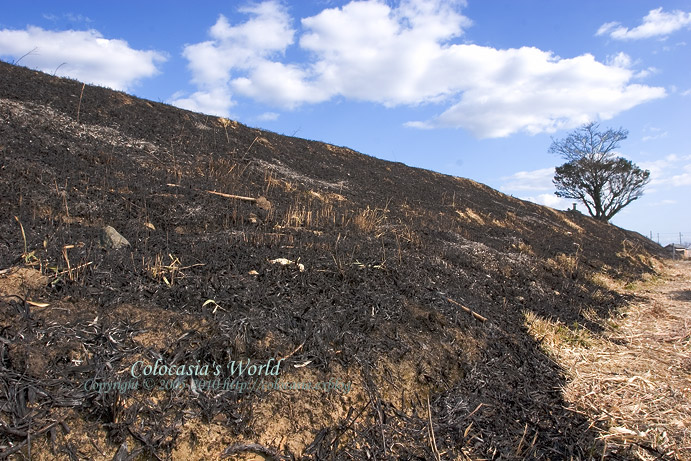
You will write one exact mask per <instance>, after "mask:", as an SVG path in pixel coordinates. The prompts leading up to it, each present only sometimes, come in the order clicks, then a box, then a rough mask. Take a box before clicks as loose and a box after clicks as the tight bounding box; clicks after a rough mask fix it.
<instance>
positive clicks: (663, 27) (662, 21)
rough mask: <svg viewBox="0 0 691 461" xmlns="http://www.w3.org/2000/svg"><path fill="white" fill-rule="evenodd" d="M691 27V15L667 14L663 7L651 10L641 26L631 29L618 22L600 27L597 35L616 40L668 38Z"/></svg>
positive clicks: (676, 12)
mask: <svg viewBox="0 0 691 461" xmlns="http://www.w3.org/2000/svg"><path fill="white" fill-rule="evenodd" d="M689 27H691V13H685V12H683V11H680V10H675V11H672V12H671V13H667V12H664V11H662V7H660V8H657V9H654V10H650V11H649V12H648V14H647V15H645V17H643V22H642V23H641V25H639V26H636V27H634V28H633V29H629V28H627V27H624V26H622V25H621V24H619V23H618V22H608V23H605V24H603V25H602V26H600V28H599V29H598V31H597V33H596V35H609V36H610V37H612V38H614V39H616V40H638V39H642V38H651V37H667V36H668V35H670V34H671V33H673V32H676V31H678V30H680V29H683V28H689Z"/></svg>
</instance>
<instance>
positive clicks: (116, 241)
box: [101, 226, 130, 250]
mask: <svg viewBox="0 0 691 461" xmlns="http://www.w3.org/2000/svg"><path fill="white" fill-rule="evenodd" d="M101 246H103V247H104V248H105V249H107V250H110V249H113V250H118V249H120V248H124V247H128V246H130V242H128V241H127V239H126V238H125V237H123V236H122V235H120V233H119V232H118V231H116V230H115V229H114V228H113V227H111V226H106V227H104V228H103V230H102V231H101Z"/></svg>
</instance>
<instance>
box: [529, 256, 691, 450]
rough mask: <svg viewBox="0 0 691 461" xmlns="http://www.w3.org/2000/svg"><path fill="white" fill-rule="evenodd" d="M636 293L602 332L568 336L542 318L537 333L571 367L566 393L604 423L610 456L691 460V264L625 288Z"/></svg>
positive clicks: (679, 264) (679, 263)
mask: <svg viewBox="0 0 691 461" xmlns="http://www.w3.org/2000/svg"><path fill="white" fill-rule="evenodd" d="M619 289H620V290H622V291H629V292H633V293H634V294H635V299H634V300H633V301H632V302H631V303H630V305H629V307H628V308H626V309H623V311H622V312H624V315H623V316H620V317H619V318H613V319H611V320H610V321H609V322H608V325H607V328H606V331H605V332H604V333H603V334H602V335H588V334H584V333H582V334H581V336H577V337H575V338H574V337H570V338H568V337H567V338H565V337H564V335H563V334H560V333H563V330H562V331H561V332H560V331H559V326H556V327H555V325H550V326H547V325H545V324H542V325H539V323H540V322H538V321H534V322H532V324H531V327H532V328H531V329H532V331H533V333H534V334H536V335H542V337H543V338H547V337H549V338H550V339H549V340H548V341H547V346H546V348H547V349H548V350H549V351H550V352H551V353H552V354H553V355H554V356H555V357H556V360H557V361H558V362H559V363H562V364H563V365H564V367H565V368H566V369H567V370H568V371H567V374H568V382H567V385H566V386H565V388H564V395H565V398H566V400H567V401H568V402H570V403H571V404H572V405H573V406H574V407H575V409H576V411H580V412H582V413H583V414H584V415H587V417H588V418H589V419H591V420H593V421H597V422H601V423H604V426H602V427H603V428H604V429H603V430H602V431H601V432H600V435H599V439H600V440H602V441H603V442H604V444H603V445H602V449H603V451H602V453H603V455H609V456H612V455H613V454H619V455H622V456H623V455H626V456H630V457H632V458H634V459H644V460H653V459H679V460H689V459H691V261H676V262H668V263H667V268H666V270H665V271H664V273H663V275H662V276H660V277H650V278H648V279H647V281H643V282H639V283H635V284H629V285H627V286H624V287H619Z"/></svg>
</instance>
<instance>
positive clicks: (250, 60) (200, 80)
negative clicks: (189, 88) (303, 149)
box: [172, 1, 302, 116]
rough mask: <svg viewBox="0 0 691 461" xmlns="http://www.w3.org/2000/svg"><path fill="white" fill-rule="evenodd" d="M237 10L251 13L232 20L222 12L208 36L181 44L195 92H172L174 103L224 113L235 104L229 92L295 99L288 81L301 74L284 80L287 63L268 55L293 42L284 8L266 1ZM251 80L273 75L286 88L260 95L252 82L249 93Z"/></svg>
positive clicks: (188, 107)
mask: <svg viewBox="0 0 691 461" xmlns="http://www.w3.org/2000/svg"><path fill="white" fill-rule="evenodd" d="M239 11H240V12H241V13H244V14H246V15H248V16H249V19H248V20H247V21H246V22H244V23H242V24H238V25H231V24H230V23H229V22H228V19H227V18H226V17H225V16H223V15H220V16H219V18H218V20H217V21H216V23H215V24H214V25H213V26H212V27H211V28H210V29H209V38H210V40H207V41H204V42H201V43H195V44H190V45H186V46H185V48H184V51H183V56H184V57H185V58H186V59H187V61H188V68H189V69H190V71H191V72H192V82H193V83H194V84H195V85H196V86H197V88H198V91H196V92H195V93H193V94H191V95H188V96H184V95H174V97H173V100H172V103H173V104H175V105H177V106H180V107H183V108H185V109H190V110H198V111H201V112H207V113H211V114H215V115H221V116H225V115H228V111H229V110H230V108H231V107H232V106H233V105H234V104H235V103H234V101H233V100H232V94H233V92H241V93H243V92H244V93H246V94H248V95H249V96H255V97H256V98H257V99H269V98H272V97H273V98H275V100H276V102H280V103H281V104H283V105H290V104H289V103H288V102H287V101H289V100H290V99H291V98H295V96H292V95H291V93H290V89H291V88H290V82H291V81H295V80H298V81H301V77H302V76H300V75H298V76H296V77H295V78H293V79H291V80H290V81H288V82H286V80H285V79H286V77H288V76H290V69H287V68H286V67H289V66H283V65H282V64H280V63H277V62H273V61H271V60H270V58H272V57H276V56H280V55H281V54H283V53H284V52H285V50H286V48H287V47H288V46H289V45H291V44H292V43H293V41H294V34H295V31H294V30H293V28H292V26H291V23H292V20H291V18H290V16H289V15H288V13H287V11H286V9H285V7H283V6H282V5H281V4H280V3H278V2H277V1H268V2H264V3H260V4H254V5H251V6H246V7H243V8H240V9H239ZM272 72H276V73H273V74H272ZM252 79H254V80H257V81H261V80H262V79H275V80H277V81H278V82H277V83H280V84H282V85H283V88H282V89H283V90H284V91H276V90H274V91H273V92H271V93H270V94H268V95H264V94H262V93H260V92H259V91H256V87H255V88H254V89H255V91H254V94H252V90H253V88H252V87H251V85H250V84H249V82H252ZM248 87H249V88H248Z"/></svg>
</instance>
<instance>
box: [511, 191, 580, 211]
mask: <svg viewBox="0 0 691 461" xmlns="http://www.w3.org/2000/svg"><path fill="white" fill-rule="evenodd" d="M521 198H522V199H523V200H527V201H529V202H533V203H537V204H538V205H545V206H548V207H552V208H555V209H557V210H567V209H570V208H571V207H572V206H573V200H567V199H563V198H561V197H557V196H556V195H554V194H540V195H536V196H529V197H521ZM576 206H578V205H576Z"/></svg>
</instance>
